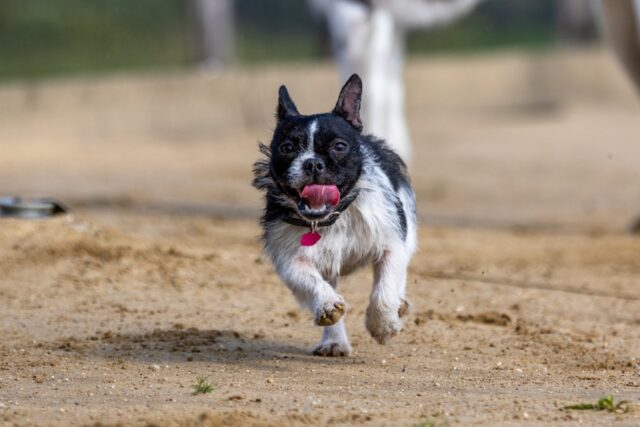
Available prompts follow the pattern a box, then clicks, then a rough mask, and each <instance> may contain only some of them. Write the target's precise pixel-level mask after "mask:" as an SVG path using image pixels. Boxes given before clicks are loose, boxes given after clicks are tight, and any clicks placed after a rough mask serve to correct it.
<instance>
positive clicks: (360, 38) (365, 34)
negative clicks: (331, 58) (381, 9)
mask: <svg viewBox="0 0 640 427" xmlns="http://www.w3.org/2000/svg"><path fill="white" fill-rule="evenodd" d="M319 3H321V4H322V5H323V6H324V7H323V9H322V10H323V11H324V12H325V13H326V15H327V23H328V25H329V33H330V35H331V43H332V45H333V51H334V55H335V57H336V60H337V62H338V69H339V71H340V77H341V80H342V81H346V80H347V79H348V78H349V77H350V76H351V75H352V74H353V73H358V74H360V75H362V74H364V70H365V60H366V56H365V54H364V52H365V51H366V50H367V46H368V42H369V37H370V34H369V33H370V26H371V23H370V14H369V9H368V8H367V7H366V6H365V5H363V4H360V3H357V2H354V1H350V0H336V1H324V2H319Z"/></svg>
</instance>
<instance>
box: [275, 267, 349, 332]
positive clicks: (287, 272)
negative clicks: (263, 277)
mask: <svg viewBox="0 0 640 427" xmlns="http://www.w3.org/2000/svg"><path fill="white" fill-rule="evenodd" d="M277 270H278V273H279V274H280V277H281V278H282V281H283V282H284V283H286V285H287V286H288V287H289V289H291V292H293V295H294V296H295V297H296V299H297V300H298V301H299V302H300V303H301V304H302V305H304V306H306V307H308V308H309V309H310V310H311V312H312V313H313V316H314V321H315V323H316V325H320V326H331V325H334V324H336V323H337V322H338V321H339V320H340V318H341V317H342V315H343V314H344V313H345V310H346V304H345V302H344V298H342V296H340V295H339V294H338V293H337V292H336V291H335V290H334V289H333V287H332V286H331V285H330V284H329V283H327V281H326V280H324V279H323V278H322V275H320V272H319V271H318V269H317V268H316V267H315V265H313V263H312V262H311V261H309V260H307V259H305V258H301V257H298V258H295V259H294V260H293V261H292V262H289V263H286V264H285V265H279V266H278V268H277Z"/></svg>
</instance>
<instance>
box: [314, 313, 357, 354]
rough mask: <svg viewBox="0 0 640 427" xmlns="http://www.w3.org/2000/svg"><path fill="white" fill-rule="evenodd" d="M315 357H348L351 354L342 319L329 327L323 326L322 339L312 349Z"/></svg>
mask: <svg viewBox="0 0 640 427" xmlns="http://www.w3.org/2000/svg"><path fill="white" fill-rule="evenodd" d="M311 353H312V354H314V355H316V356H348V355H349V354H351V344H349V337H348V336H347V329H346V328H345V326H344V319H342V318H341V319H340V320H338V322H337V323H336V324H334V325H331V326H325V327H324V331H322V339H321V340H320V342H319V343H318V344H316V345H315V346H314V347H313V348H312V349H311Z"/></svg>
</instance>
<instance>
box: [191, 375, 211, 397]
mask: <svg viewBox="0 0 640 427" xmlns="http://www.w3.org/2000/svg"><path fill="white" fill-rule="evenodd" d="M214 390H215V386H214V385H213V384H211V383H210V382H209V377H198V378H196V383H195V384H194V385H193V395H194V396H197V395H199V394H209V393H211V392H212V391H214Z"/></svg>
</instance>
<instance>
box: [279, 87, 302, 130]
mask: <svg viewBox="0 0 640 427" xmlns="http://www.w3.org/2000/svg"><path fill="white" fill-rule="evenodd" d="M299 114H300V113H298V109H297V108H296V104H294V103H293V101H292V100H291V97H290V96H289V91H287V88H286V87H285V86H280V90H279V91H278V110H277V113H276V116H277V117H278V121H280V120H282V119H284V118H286V117H291V116H297V115H299Z"/></svg>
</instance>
